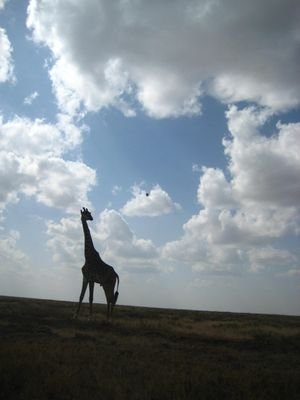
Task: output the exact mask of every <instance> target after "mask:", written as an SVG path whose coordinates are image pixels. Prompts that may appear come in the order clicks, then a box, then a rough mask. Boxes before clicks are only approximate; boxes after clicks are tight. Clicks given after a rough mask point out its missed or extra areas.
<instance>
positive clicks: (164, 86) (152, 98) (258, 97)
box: [27, 0, 300, 118]
mask: <svg viewBox="0 0 300 400" xmlns="http://www.w3.org/2000/svg"><path fill="white" fill-rule="evenodd" d="M299 18H300V4H299V2H298V1H297V0H286V1H284V2H282V1H280V0H276V1H272V0H267V1H263V2H262V1H260V0H254V1H251V2H240V1H239V0H228V1H226V2H223V1H218V0H194V1H190V2H188V3H186V2H183V1H181V0H175V1H173V2H172V6H170V4H169V2H159V1H151V2H149V1H146V0H144V1H134V0H132V1H123V0H118V1H113V2H107V1H93V0H89V1H85V2H84V3H83V2H81V1H67V2H66V1H64V0H58V1H56V2H55V3H53V2H52V1H50V0H42V1H37V0H31V1H30V4H29V7H28V18H27V26H28V28H29V29H30V30H31V31H32V36H33V39H34V40H35V41H36V42H38V43H42V44H44V45H45V46H47V47H48V48H49V49H50V50H51V52H52V55H53V64H52V67H51V68H50V70H49V74H50V77H51V79H52V84H53V88H54V92H55V94H56V98H57V102H58V105H59V107H60V108H61V109H62V110H64V111H65V112H68V113H71V114H73V113H76V112H78V111H79V110H80V109H82V108H83V109H84V110H86V111H96V110H100V109H101V108H105V107H110V106H113V107H116V108H118V109H120V110H121V111H122V112H123V113H124V114H125V115H127V116H132V115H135V112H136V109H137V108H139V107H141V108H142V109H143V110H144V111H145V112H146V113H147V114H148V115H150V116H152V117H155V118H165V117H178V116H181V115H186V116H188V115H196V114H199V113H201V104H200V102H201V96H202V95H205V94H211V95H213V96H215V97H217V98H218V99H221V100H222V101H224V102H236V101H242V100H245V101H254V102H256V103H258V104H260V105H263V106H268V107H270V108H272V109H274V110H286V109H289V108H292V107H296V106H298V105H299V102H300V78H299V76H300V75H299V70H298V66H299V64H300V53H299V42H300V28H299Z"/></svg>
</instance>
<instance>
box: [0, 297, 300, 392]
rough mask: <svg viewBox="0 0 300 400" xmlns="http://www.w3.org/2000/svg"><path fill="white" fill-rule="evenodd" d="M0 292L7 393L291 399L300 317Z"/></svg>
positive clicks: (299, 372)
mask: <svg viewBox="0 0 300 400" xmlns="http://www.w3.org/2000/svg"><path fill="white" fill-rule="evenodd" d="M73 311H74V304H73V303H68V302H57V301H46V300H30V299H20V298H10V297H0V338H1V341H0V392H1V398H3V399H5V400H10V399H14V400H17V399H22V400H23V399H26V400H27V399H30V400H35V399H38V400H43V399H70V400H71V399H72V400H76V399H80V400H93V399H104V400H110V399H118V400H121V399H130V400H132V399H133V400H134V399H139V400H142V399H167V400H168V399H172V400H174V399H212V400H215V399H239V400H240V399H272V400H274V399H280V400H282V399H299V398H300V317H289V316H274V315H252V314H234V313H214V312H196V311H180V310H163V309H149V308H137V307H125V306H118V307H117V308H116V310H115V319H114V321H113V322H112V323H107V322H106V321H105V308H104V306H102V305H96V306H95V318H94V320H92V321H89V320H88V307H87V306H84V307H83V309H82V315H81V317H80V319H78V320H73V319H72V315H73Z"/></svg>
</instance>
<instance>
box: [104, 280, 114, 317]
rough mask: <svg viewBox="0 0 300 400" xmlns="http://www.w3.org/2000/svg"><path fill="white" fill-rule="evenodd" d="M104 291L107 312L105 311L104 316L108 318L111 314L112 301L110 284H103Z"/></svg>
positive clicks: (112, 293) (112, 295)
mask: <svg viewBox="0 0 300 400" xmlns="http://www.w3.org/2000/svg"><path fill="white" fill-rule="evenodd" d="M103 289H104V292H105V297H106V303H107V312H106V318H107V320H109V319H110V318H111V315H112V303H113V299H114V289H113V286H111V285H110V284H105V285H104V286H103Z"/></svg>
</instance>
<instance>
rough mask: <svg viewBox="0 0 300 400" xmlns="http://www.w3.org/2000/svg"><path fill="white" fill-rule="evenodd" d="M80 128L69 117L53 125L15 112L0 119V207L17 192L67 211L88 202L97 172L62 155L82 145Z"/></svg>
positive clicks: (16, 199)
mask: <svg viewBox="0 0 300 400" xmlns="http://www.w3.org/2000/svg"><path fill="white" fill-rule="evenodd" d="M81 140H82V138H81V130H80V128H78V127H76V126H75V125H74V124H73V123H72V122H71V121H70V120H69V118H68V117H66V116H63V115H59V116H58V120H57V123H56V124H49V123H46V122H45V121H43V120H40V119H35V120H31V119H29V118H21V117H17V116H15V117H14V118H12V119H10V120H7V121H5V120H3V118H0V148H1V150H0V210H3V209H4V208H5V207H6V206H7V205H8V204H9V203H14V202H18V201H19V199H20V196H21V195H25V196H29V197H33V198H35V200H36V201H38V202H40V203H42V204H44V205H47V206H49V207H56V208H60V209H63V210H65V211H67V212H70V213H72V212H74V211H76V212H77V211H78V209H80V207H81V205H82V204H89V202H88V198H87V194H88V192H89V191H90V190H91V189H92V187H93V186H94V185H95V183H96V173H95V171H94V170H93V169H91V168H90V167H88V166H87V165H86V164H84V163H83V162H81V161H74V160H68V159H66V154H68V152H70V151H72V150H74V149H75V148H76V147H77V146H78V145H79V144H80V143H81Z"/></svg>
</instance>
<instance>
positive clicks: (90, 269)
mask: <svg viewBox="0 0 300 400" xmlns="http://www.w3.org/2000/svg"><path fill="white" fill-rule="evenodd" d="M80 212H81V223H82V228H83V234H84V256H85V263H84V266H83V267H82V269H81V270H82V275H83V280H82V289H81V293H80V297H79V303H78V306H77V310H76V313H75V317H77V316H78V314H79V311H80V307H81V303H82V300H83V298H84V295H85V292H86V289H87V286H88V285H89V292H90V293H89V303H90V317H91V316H92V311H93V310H92V307H93V298H94V285H95V283H99V284H100V286H102V287H103V290H104V293H105V297H106V303H107V319H110V318H111V317H112V312H113V308H114V306H115V304H116V302H117V299H118V296H119V292H118V290H119V275H118V274H117V273H116V271H115V270H114V269H113V267H112V266H110V265H108V264H106V263H105V262H104V261H103V260H102V259H101V257H100V255H99V253H98V251H97V250H96V249H95V247H94V244H93V240H92V236H91V233H90V230H89V227H88V224H87V221H93V217H92V214H91V212H90V211H89V210H88V209H87V208H85V207H83V208H82V210H80ZM116 282H117V290H116V291H115V285H116Z"/></svg>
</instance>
